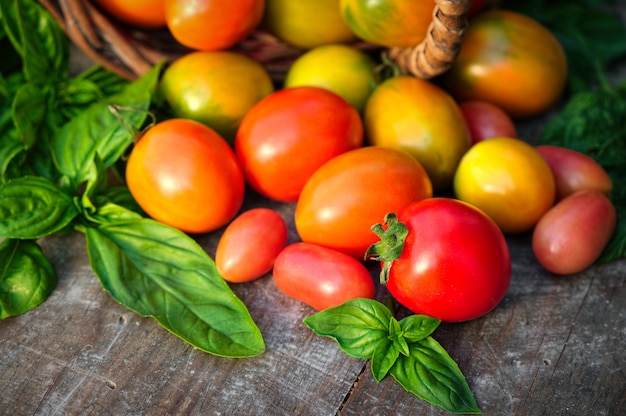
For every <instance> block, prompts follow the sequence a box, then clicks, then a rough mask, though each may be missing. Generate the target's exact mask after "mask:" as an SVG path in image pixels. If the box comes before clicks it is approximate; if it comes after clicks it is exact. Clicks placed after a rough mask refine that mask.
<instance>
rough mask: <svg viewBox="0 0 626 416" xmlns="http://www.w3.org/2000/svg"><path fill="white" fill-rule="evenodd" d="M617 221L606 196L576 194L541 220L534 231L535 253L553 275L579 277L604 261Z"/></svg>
mask: <svg viewBox="0 0 626 416" xmlns="http://www.w3.org/2000/svg"><path fill="white" fill-rule="evenodd" d="M616 221H617V215H616V211H615V207H614V206H613V203H612V202H611V200H610V199H609V198H608V197H607V196H606V195H605V194H604V193H602V192H599V191H596V190H586V191H579V192H575V193H573V194H571V195H569V196H567V197H565V198H564V199H562V200H561V201H559V202H558V203H557V204H556V205H555V206H554V207H552V208H551V209H550V210H549V211H548V212H546V214H545V215H544V216H543V217H542V218H541V219H540V220H539V222H538V223H537V226H536V227H535V229H534V230H533V240H532V247H533V253H534V254H535V257H536V258H537V260H538V261H539V263H540V264H541V265H542V266H543V267H544V268H545V269H546V270H548V271H550V272H552V273H555V274H571V273H578V272H580V271H583V270H584V269H586V268H587V267H589V266H591V265H592V264H593V263H594V262H595V261H596V260H597V259H598V257H600V255H601V254H602V250H604V248H605V247H606V245H607V244H608V243H609V240H610V239H611V237H612V236H613V233H614V232H615V226H616Z"/></svg>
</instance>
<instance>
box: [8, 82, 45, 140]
mask: <svg viewBox="0 0 626 416" xmlns="http://www.w3.org/2000/svg"><path fill="white" fill-rule="evenodd" d="M48 101H49V95H48V89H47V88H44V87H42V86H41V85H36V84H33V83H28V84H24V85H23V86H22V88H20V89H19V90H18V91H17V94H15V97H14V99H13V109H12V110H13V121H14V123H15V127H16V128H17V131H18V133H19V137H20V138H21V140H22V142H23V143H24V147H25V148H26V149H29V148H31V147H32V146H33V145H34V144H35V142H36V140H37V137H38V136H39V134H40V129H41V127H42V125H43V123H44V121H45V119H46V114H47V112H48Z"/></svg>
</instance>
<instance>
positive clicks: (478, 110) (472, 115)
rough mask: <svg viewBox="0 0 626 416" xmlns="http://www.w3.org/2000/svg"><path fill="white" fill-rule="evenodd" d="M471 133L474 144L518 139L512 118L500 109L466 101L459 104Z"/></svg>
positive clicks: (488, 103)
mask: <svg viewBox="0 0 626 416" xmlns="http://www.w3.org/2000/svg"><path fill="white" fill-rule="evenodd" d="M459 108H460V109H461V112H462V113H463V117H464V118H465V122H466V124H467V127H468V128H469V131H470V138H471V140H472V144H476V143H478V142H480V141H482V140H486V139H493V138H494V137H511V138H516V137H517V130H516V128H515V124H514V123H513V120H512V119H511V117H510V116H509V115H508V114H507V113H506V112H505V111H504V110H503V109H501V108H500V107H498V106H497V105H495V104H491V103H490V102H487V101H478V100H474V101H464V102H462V103H461V104H459Z"/></svg>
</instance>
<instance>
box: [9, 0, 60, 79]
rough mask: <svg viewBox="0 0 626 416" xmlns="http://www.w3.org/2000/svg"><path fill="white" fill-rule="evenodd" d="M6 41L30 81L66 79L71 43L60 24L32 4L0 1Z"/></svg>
mask: <svg viewBox="0 0 626 416" xmlns="http://www.w3.org/2000/svg"><path fill="white" fill-rule="evenodd" d="M0 14H1V15H2V23H3V25H4V29H5V31H6V34H7V35H8V38H9V39H10V40H11V42H12V43H13V46H14V48H15V50H17V51H18V53H19V54H20V55H21V56H22V61H23V66H24V74H25V75H26V78H27V79H28V80H30V81H37V82H50V81H51V80H54V79H62V78H64V77H67V75H68V73H69V59H68V58H69V47H70V43H69V40H68V39H67V36H66V35H65V33H64V32H63V29H62V28H61V26H60V25H59V23H58V22H57V21H56V20H55V19H54V17H52V15H50V13H48V11H47V10H46V9H44V8H43V7H42V6H41V5H40V4H39V3H38V2H36V1H35V0H3V1H0Z"/></svg>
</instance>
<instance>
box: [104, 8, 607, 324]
mask: <svg viewBox="0 0 626 416" xmlns="http://www.w3.org/2000/svg"><path fill="white" fill-rule="evenodd" d="M101 3H102V4H103V5H104V3H105V2H104V0H102V1H101ZM157 3H158V2H157ZM163 3H164V8H165V17H166V23H167V25H168V26H169V28H170V30H171V31H172V33H173V35H174V36H175V37H177V38H179V39H180V41H181V43H183V44H185V45H187V46H189V47H190V48H193V49H198V51H195V52H192V53H190V54H189V55H187V56H184V57H182V58H180V59H179V60H177V61H175V62H174V63H172V64H171V65H170V66H168V67H167V68H166V69H165V71H164V74H163V77H162V80H161V84H160V87H159V93H160V95H159V96H160V97H161V98H162V99H163V100H164V102H165V103H166V104H167V105H168V106H169V110H170V111H171V112H172V114H174V115H175V116H176V118H172V119H169V120H166V121H162V122H160V123H158V124H156V125H155V126H154V127H152V128H150V129H149V130H148V131H147V132H145V133H144V134H143V135H142V136H141V137H140V138H139V139H138V140H137V142H136V144H135V146H134V148H133V150H132V152H131V154H130V158H129V160H128V165H127V169H126V178H127V181H128V185H129V188H130V190H131V192H132V194H133V196H134V197H135V198H136V200H137V202H138V203H139V204H140V205H141V207H142V208H143V209H144V210H145V211H146V212H147V213H148V214H149V215H151V216H153V217H154V218H156V219H157V220H159V221H162V222H164V223H167V224H170V225H173V226H175V227H178V228H180V229H181V230H184V231H186V232H189V233H205V232H213V231H216V230H220V229H222V230H221V231H222V235H221V239H220V241H219V244H218V247H217V251H216V265H217V268H218V270H219V271H220V273H221V274H222V275H223V277H224V278H225V279H226V280H227V281H229V282H233V283H236V282H246V281H250V280H253V279H257V278H260V277H262V276H264V275H267V274H269V273H270V272H271V271H272V269H273V275H274V280H275V282H276V285H277V287H278V288H279V289H280V290H282V291H283V292H284V293H286V294H287V295H289V296H292V297H294V298H296V299H299V300H301V301H303V302H305V303H307V304H309V305H310V306H312V307H314V308H317V309H325V308H328V307H331V306H337V305H338V304H340V303H342V302H344V301H346V300H349V299H353V298H355V297H369V298H372V297H373V296H374V293H375V284H374V280H373V279H372V276H371V273H370V271H369V270H368V268H367V267H366V265H365V263H364V260H365V259H366V258H367V260H377V261H379V262H380V263H381V267H382V274H381V281H382V282H383V283H385V284H386V287H387V289H388V291H389V293H390V294H391V295H392V296H393V297H394V298H395V299H396V300H397V301H399V302H400V303H401V304H403V305H404V306H405V307H407V308H408V309H410V310H411V311H414V312H415V313H421V314H426V315H430V316H433V317H437V318H439V319H442V320H446V321H465V320H469V319H475V318H478V317H480V316H482V315H484V314H486V313H488V312H489V311H491V310H492V309H493V308H495V307H496V306H497V305H498V303H499V302H500V301H501V300H502V299H503V297H504V296H505V294H506V291H507V289H508V286H509V282H510V278H511V260H510V254H509V251H508V246H507V243H506V240H505V237H504V236H505V235H506V234H514V233H523V232H531V230H532V232H533V233H534V235H533V249H534V251H535V253H536V257H537V259H538V261H539V262H540V263H541V264H542V265H543V266H544V267H545V268H546V269H547V270H549V271H552V272H554V273H559V274H568V273H575V272H578V271H580V270H582V269H584V268H586V267H588V266H589V265H590V264H592V263H593V262H594V261H595V259H596V258H597V257H598V256H599V254H600V252H601V251H602V249H603V248H604V246H605V245H606V244H607V242H608V239H609V238H610V237H611V234H612V232H613V229H614V228H615V210H614V208H613V206H612V205H611V202H610V200H609V199H608V197H607V195H608V194H609V193H610V190H611V181H610V178H609V177H608V176H607V175H606V173H605V172H604V170H603V169H602V167H601V166H599V165H597V164H596V163H595V162H594V161H593V160H592V159H590V158H589V157H586V156H584V155H582V154H579V153H576V152H574V151H570V150H568V149H564V148H557V147H554V146H541V147H534V146H532V145H530V144H528V143H526V142H525V141H523V140H521V139H519V138H517V132H516V128H515V124H514V121H513V120H514V119H517V118H520V117H529V116H533V115H537V114H539V113H541V112H543V111H546V110H547V109H549V108H550V106H552V105H553V103H554V102H555V100H556V99H558V98H559V97H560V95H561V93H562V91H563V87H564V84H565V78H566V71H567V66H566V62H565V61H564V55H563V53H562V48H561V47H560V45H559V44H558V42H557V41H556V39H555V38H554V37H553V36H552V35H551V34H550V32H548V31H547V30H546V29H545V28H543V27H542V26H541V25H539V23H537V22H535V21H533V20H531V19H529V18H527V17H525V16H522V15H519V14H516V13H513V12H508V11H503V10H494V11H488V12H483V11H481V10H480V9H479V8H474V9H472V14H471V16H472V20H471V22H470V29H469V31H468V35H467V37H466V38H465V41H464V43H463V47H462V50H461V53H460V55H459V58H458V60H457V61H456V62H455V64H454V65H453V67H452V69H451V70H450V71H449V72H448V73H447V74H445V75H444V76H443V77H441V79H439V80H435V81H434V82H433V81H427V80H422V79H417V78H415V77H412V76H408V75H396V76H390V77H386V78H384V79H383V78H381V75H380V72H379V71H378V70H377V63H376V61H375V57H374V56H373V55H370V54H366V53H365V52H363V51H362V50H359V49H357V48H356V47H354V46H352V45H351V44H350V43H347V42H352V41H354V40H355V39H356V38H362V39H365V40H367V41H370V42H375V43H378V44H380V45H388V46H402V44H403V42H408V44H414V43H416V40H415V39H408V38H406V34H404V32H403V24H408V25H409V26H415V25H417V24H418V22H410V21H406V20H404V21H403V19H406V16H413V17H416V16H418V17H420V18H421V19H422V20H426V21H429V20H430V18H431V16H430V14H428V15H427V16H426V17H424V12H421V11H419V10H417V11H414V12H412V13H409V10H412V9H411V8H417V9H419V8H426V9H428V10H429V11H430V10H432V6H433V4H434V2H430V3H433V4H430V3H429V2H426V3H425V4H427V5H426V6H425V5H424V4H420V6H417V5H416V4H415V3H416V2H411V1H399V2H394V3H390V2H377V5H378V6H379V7H381V8H380V9H370V8H368V7H370V6H372V4H373V2H365V1H359V0H332V1H331V0H325V1H319V2H308V3H306V2H300V1H296V0H293V1H289V0H266V1H260V0H256V1H253V0H235V1H232V0H231V1H230V2H228V5H229V6H228V8H227V9H220V16H219V18H218V17H216V16H215V15H214V13H216V10H218V8H217V4H218V3H219V2H217V1H208V0H207V1H204V2H199V1H193V2H191V1H189V0H164V1H163ZM191 4H193V5H195V6H194V7H195V8H194V7H189V6H190V5H191ZM219 4H224V3H223V2H222V3H219ZM307 4H311V5H310V6H307ZM477 4H478V3H477ZM383 6H385V7H386V8H384V7H383ZM392 6H393V7H392ZM475 7H478V6H475ZM259 10H261V12H260V11H259ZM263 10H265V15H264V18H261V15H263V13H262V11H263ZM380 14H385V15H386V16H388V20H385V23H386V24H385V25H377V26H376V27H375V29H376V30H381V31H382V32H381V33H378V32H376V31H374V27H373V26H372V25H373V23H372V22H371V19H372V18H378V21H379V22H380ZM311 15H319V16H327V17H328V19H333V18H335V19H340V20H338V21H342V22H343V23H342V24H339V23H338V24H337V26H336V27H333V29H336V30H333V31H332V32H333V34H332V36H330V37H327V38H325V40H319V38H316V36H315V35H314V34H312V32H311V31H312V30H313V29H306V27H307V26H306V25H307V22H310V21H311V20H312V19H311V18H310V17H311ZM303 16H305V17H307V18H308V19H307V18H302V17H303ZM403 16H405V17H403ZM290 17H291V18H293V19H291V20H290V19H289V18H290ZM295 17H301V19H297V18H295ZM241 19H243V20H244V21H241ZM393 19H399V21H398V22H397V24H394V23H393V22H394V20H393ZM374 20H376V19H374ZM200 21H202V22H204V23H203V24H200V23H198V22H200ZM217 21H219V22H217ZM212 22H215V24H216V26H212ZM261 22H263V23H261ZM209 23H211V24H209ZM218 23H219V24H218ZM401 23H402V24H401ZM260 24H263V25H264V27H265V28H266V29H267V30H270V31H273V32H274V33H275V34H276V35H278V36H282V37H283V38H284V39H285V40H286V41H288V42H292V43H293V44H294V45H299V47H301V48H303V49H309V50H308V51H307V52H306V53H303V54H302V56H301V57H300V58H298V59H297V60H296V61H295V62H294V63H293V64H292V66H291V67H290V69H289V71H288V72H287V74H286V78H285V79H284V82H283V83H282V85H281V84H280V83H278V82H274V83H273V82H272V80H271V78H270V76H269V74H268V72H267V71H266V69H265V68H264V67H263V66H261V65H260V64H258V63H257V62H255V61H254V60H252V59H251V58H247V57H244V56H242V55H238V54H237V53H235V52H232V51H228V50H226V49H228V47H229V46H231V45H233V44H234V43H235V42H238V41H239V40H241V39H242V38H243V37H245V36H246V35H247V34H249V33H250V32H251V31H252V30H254V29H255V28H256V27H257V26H258V25H260ZM420 24H421V23H420ZM203 26H206V27H203ZM208 27H211V29H210V34H208V35H207V33H206V30H209V29H207V28H208ZM226 27H228V30H226ZM216 28H217V29H216ZM205 29H206V30H205ZM216 32H218V33H219V35H220V36H219V39H218V36H216V35H215V34H216ZM422 36H423V35H422ZM314 39H318V41H319V42H321V43H322V44H317V43H316V42H315V41H314ZM398 39H400V41H399V40H398ZM495 39H497V44H494V42H496V40H495ZM530 44H532V47H529V46H528V45H530ZM477 68H480V69H479V70H477ZM246 192H253V193H257V194H260V195H261V196H263V197H265V198H268V199H271V200H275V201H278V202H280V203H287V204H295V214H294V217H293V223H294V226H295V231H296V233H297V236H296V238H295V239H294V238H291V239H290V237H289V233H288V228H287V225H286V224H287V222H288V220H289V221H290V220H291V219H287V218H283V217H281V216H280V215H279V214H278V213H277V212H275V211H272V210H269V209H267V208H257V209H253V210H250V211H245V212H243V213H242V212H240V209H241V206H242V202H243V199H244V194H245V193H246ZM451 194H452V195H451ZM444 195H446V196H444ZM598 218H601V220H598ZM383 219H385V221H384V223H383V224H378V223H380V222H381V221H382V220H383ZM582 223H586V224H589V225H588V226H586V227H580V226H579V224H582ZM592 229H596V230H595V231H594V233H595V234H594V237H593V238H587V239H585V242H584V244H581V243H579V241H580V239H584V238H585V237H584V236H586V235H588V234H589V233H591V230H592ZM292 237H293V236H292ZM294 240H295V241H294Z"/></svg>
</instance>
